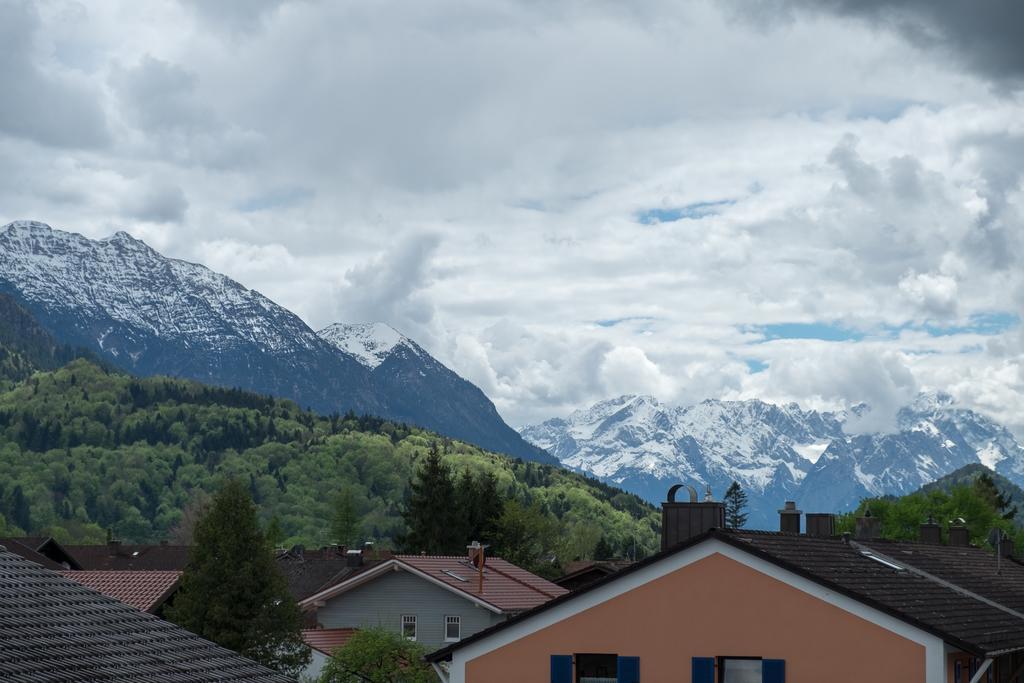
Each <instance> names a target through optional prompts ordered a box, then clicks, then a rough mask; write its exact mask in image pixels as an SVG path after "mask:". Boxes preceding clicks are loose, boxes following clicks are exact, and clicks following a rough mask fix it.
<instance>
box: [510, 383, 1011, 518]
mask: <svg viewBox="0 0 1024 683" xmlns="http://www.w3.org/2000/svg"><path fill="white" fill-rule="evenodd" d="M845 419H846V415H844V414H833V413H819V412H817V411H813V410H802V409H801V408H800V407H799V406H797V405H796V404H788V405H784V406H778V405H772V404H769V403H765V402H763V401H757V400H749V401H716V400H708V401H704V402H702V403H699V404H697V405H693V406H683V407H679V406H669V405H665V404H662V403H659V402H658V401H657V400H655V399H653V398H651V397H649V396H623V397H619V398H615V399H611V400H607V401H601V402H599V403H597V404H595V405H593V406H591V407H590V408H586V409H582V410H578V411H576V412H574V413H573V414H571V415H570V416H569V417H567V418H565V419H553V420H548V421H546V422H544V423H542V424H540V425H535V426H530V427H526V428H524V429H523V430H522V431H521V434H522V435H523V436H524V437H525V438H526V439H527V440H528V441H530V442H532V443H534V444H536V445H538V446H540V447H542V448H545V449H546V450H548V451H549V452H550V453H552V454H554V455H555V456H556V457H557V458H558V459H559V460H560V461H561V462H562V463H563V464H564V465H566V466H567V467H571V468H573V469H576V470H578V471H581V472H586V473H589V474H592V475H594V476H597V477H599V478H601V479H603V480H605V481H608V482H610V483H614V484H616V485H618V486H622V487H623V488H625V489H626V490H628V491H632V492H635V493H638V494H639V495H641V496H644V497H645V498H647V499H648V500H650V501H652V502H659V501H661V500H663V498H664V495H665V491H666V490H667V488H668V487H669V486H670V485H671V484H673V483H676V482H679V481H683V482H690V483H697V484H701V485H710V486H711V487H712V490H713V491H714V492H715V493H716V494H717V495H721V494H722V493H723V492H724V491H725V488H726V487H727V486H728V485H729V483H730V482H731V481H733V480H736V481H738V482H740V484H741V485H742V486H743V487H744V489H745V490H746V491H747V492H748V495H749V496H750V513H751V517H750V524H751V525H752V526H761V527H766V528H771V527H773V526H775V525H776V524H777V521H776V520H777V518H776V516H775V511H776V510H777V509H778V508H779V507H781V505H782V503H783V501H785V500H787V499H790V500H797V501H798V503H799V504H800V506H801V507H803V508H804V509H806V510H809V511H841V510H846V509H850V508H851V507H853V506H855V505H856V504H857V502H858V501H859V500H860V499H861V498H863V497H865V496H874V495H882V494H888V493H892V494H897V495H903V494H906V493H910V492H912V491H915V490H917V489H919V488H920V487H921V486H922V485H924V484H927V483H929V482H931V481H934V480H935V479H938V478H939V477H941V476H943V475H945V474H948V473H949V472H952V471H954V470H956V469H958V468H960V467H963V466H964V465H967V464H970V463H977V462H984V463H994V465H995V469H996V470H997V471H998V472H1000V473H1001V474H1004V475H1005V476H1007V477H1008V478H1010V479H1011V480H1013V481H1015V482H1018V483H1020V482H1024V447H1022V446H1021V445H1020V444H1019V443H1017V441H1016V440H1015V439H1014V438H1013V436H1012V435H1011V434H1010V433H1009V432H1008V431H1007V430H1006V429H1004V428H1003V427H1001V426H999V425H997V424H995V423H993V422H992V421H990V420H988V419H986V418H985V417H983V416H981V415H978V414H977V413H974V412H973V411H970V410H964V409H961V408H958V407H957V406H955V405H954V404H953V403H952V400H951V399H950V398H949V397H948V396H945V395H942V394H930V395H922V396H921V397H919V398H918V400H917V401H915V403H914V404H913V405H911V406H907V407H906V408H904V409H903V410H902V411H901V412H900V416H899V424H900V429H899V431H898V432H897V433H895V434H874V435H857V436H850V435H847V434H845V433H844V431H843V423H844V421H845Z"/></svg>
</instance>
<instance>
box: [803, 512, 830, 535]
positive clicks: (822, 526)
mask: <svg viewBox="0 0 1024 683" xmlns="http://www.w3.org/2000/svg"><path fill="white" fill-rule="evenodd" d="M806 519H807V522H806V524H807V535H808V536H820V537H822V538H830V537H832V536H835V535H836V516H835V515H833V514H832V513H831V512H808V513H807V518H806Z"/></svg>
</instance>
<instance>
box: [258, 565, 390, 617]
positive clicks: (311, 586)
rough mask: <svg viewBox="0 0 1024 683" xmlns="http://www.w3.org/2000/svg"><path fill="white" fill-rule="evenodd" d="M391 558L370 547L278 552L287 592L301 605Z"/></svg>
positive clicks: (279, 566)
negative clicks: (327, 589) (315, 595)
mask: <svg viewBox="0 0 1024 683" xmlns="http://www.w3.org/2000/svg"><path fill="white" fill-rule="evenodd" d="M390 558H391V553H389V552H387V551H382V552H374V551H373V550H372V549H371V548H367V549H365V550H363V551H352V552H349V550H348V549H347V548H345V547H344V546H337V545H335V546H328V547H324V548H319V549H307V548H304V547H303V546H301V545H296V546H292V547H291V548H290V549H288V550H279V551H277V566H278V568H280V570H281V573H282V574H284V578H285V581H286V582H287V584H288V592H289V593H291V596H292V597H293V598H295V601H296V602H300V601H302V600H305V599H306V598H308V597H309V596H311V595H313V594H314V593H319V592H320V591H322V590H324V589H325V588H329V587H331V586H333V585H335V584H338V583H340V582H342V581H343V580H345V579H346V578H348V577H349V576H351V575H353V574H356V573H358V572H362V571H366V570H367V569H369V568H371V567H373V566H375V565H377V564H380V563H381V562H384V561H385V560H388V559H390ZM310 614H314V613H310ZM311 625H315V621H314V622H311Z"/></svg>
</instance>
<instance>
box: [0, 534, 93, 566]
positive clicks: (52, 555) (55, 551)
mask: <svg viewBox="0 0 1024 683" xmlns="http://www.w3.org/2000/svg"><path fill="white" fill-rule="evenodd" d="M0 545H2V546H4V547H5V548H7V549H8V550H9V551H11V552H12V553H14V554H16V555H20V556H22V557H24V558H25V559H26V560H31V561H32V562H37V563H38V564H41V565H43V566H44V567H46V568H47V569H58V570H59V569H81V568H82V567H81V565H80V564H79V563H78V561H77V560H76V559H75V558H74V557H72V556H71V554H70V553H68V551H67V550H66V549H65V548H64V547H63V546H62V545H61V544H60V543H58V542H57V541H56V540H54V539H53V538H52V537H50V536H20V537H10V538H0Z"/></svg>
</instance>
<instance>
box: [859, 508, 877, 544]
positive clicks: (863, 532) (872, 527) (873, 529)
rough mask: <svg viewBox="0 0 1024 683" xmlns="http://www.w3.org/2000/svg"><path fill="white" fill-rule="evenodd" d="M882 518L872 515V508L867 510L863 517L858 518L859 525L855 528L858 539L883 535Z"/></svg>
mask: <svg viewBox="0 0 1024 683" xmlns="http://www.w3.org/2000/svg"><path fill="white" fill-rule="evenodd" d="M881 532H882V520H880V519H878V518H877V517H872V516H871V510H870V509H868V510H865V511H864V516H863V517H858V518H857V527H856V529H855V530H854V534H853V535H854V538H856V539H857V540H858V541H870V540H872V539H875V538H878V537H879V536H881V535H882V534H881Z"/></svg>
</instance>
